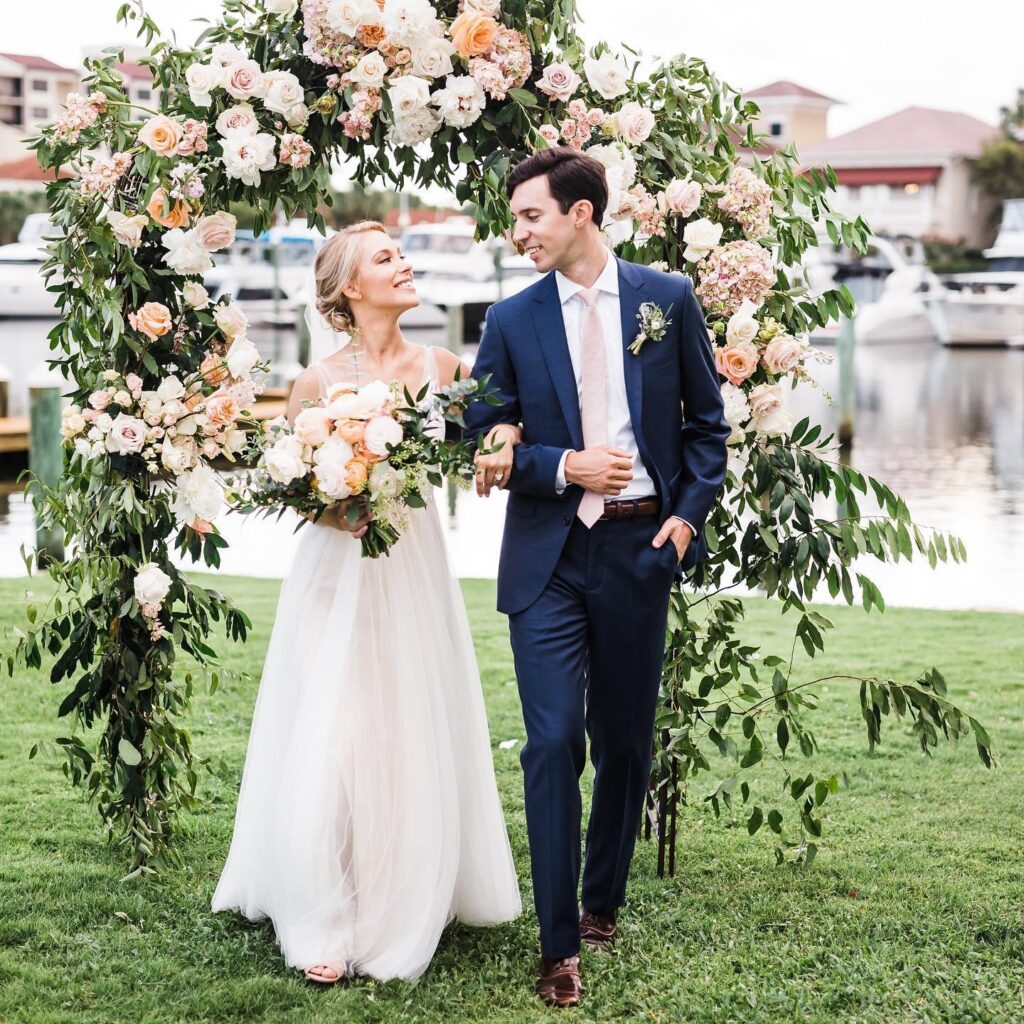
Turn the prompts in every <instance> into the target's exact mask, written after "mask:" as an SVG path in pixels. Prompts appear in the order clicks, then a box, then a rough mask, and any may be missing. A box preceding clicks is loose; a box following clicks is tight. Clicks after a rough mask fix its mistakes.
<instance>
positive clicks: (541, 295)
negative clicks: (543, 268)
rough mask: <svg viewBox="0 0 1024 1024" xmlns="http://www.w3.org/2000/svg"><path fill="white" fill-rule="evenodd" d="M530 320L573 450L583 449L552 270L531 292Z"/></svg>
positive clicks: (575, 390)
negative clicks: (533, 293) (532, 306)
mask: <svg viewBox="0 0 1024 1024" xmlns="http://www.w3.org/2000/svg"><path fill="white" fill-rule="evenodd" d="M534 301H535V302H536V303H537V305H536V306H534V308H533V322H534V327H535V329H536V331H537V340H538V342H539V343H540V350H541V354H542V355H543V356H544V362H545V363H547V367H548V373H550V374H551V381H552V383H553V384H554V385H555V393H556V394H557V395H558V403H559V405H561V407H562V414H563V415H564V416H565V422H566V424H567V425H568V427H569V436H570V437H571V438H572V443H573V447H574V448H575V449H576V450H577V451H582V450H583V422H582V420H581V419H580V399H579V392H578V391H577V389H576V374H575V372H574V371H573V368H572V359H570V357H569V343H568V342H567V341H566V338H565V321H564V320H563V319H562V304H561V302H559V300H558V285H557V284H556V283H555V275H554V272H553V271H552V272H551V273H550V274H548V276H547V278H546V279H545V281H544V282H542V284H541V287H540V288H538V289H537V294H536V296H534Z"/></svg>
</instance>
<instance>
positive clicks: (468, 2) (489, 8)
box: [462, 0, 501, 18]
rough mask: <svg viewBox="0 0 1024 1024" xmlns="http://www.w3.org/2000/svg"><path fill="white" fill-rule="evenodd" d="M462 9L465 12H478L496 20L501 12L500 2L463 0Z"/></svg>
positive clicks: (493, 0)
mask: <svg viewBox="0 0 1024 1024" xmlns="http://www.w3.org/2000/svg"><path fill="white" fill-rule="evenodd" d="M462 7H463V10H466V11H479V12H480V13H481V14H489V15H490V16H491V17H492V18H496V17H497V16H498V11H500V10H501V0H463V3H462Z"/></svg>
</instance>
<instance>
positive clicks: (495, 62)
mask: <svg viewBox="0 0 1024 1024" xmlns="http://www.w3.org/2000/svg"><path fill="white" fill-rule="evenodd" d="M530 66H531V63H530V48H529V46H527V44H526V40H525V39H524V38H523V36H522V33H520V32H517V31H516V30H515V29H512V28H506V27H505V26H504V25H499V26H498V32H497V35H496V36H495V37H494V46H493V47H492V48H491V50H490V52H489V53H485V54H482V55H481V56H479V57H474V58H473V59H472V60H471V61H470V62H469V73H470V75H472V76H473V78H474V79H476V81H477V82H479V83H480V87H481V88H482V89H483V90H484V92H486V93H487V94H488V95H489V96H491V97H492V98H494V99H496V100H503V99H504V98H505V96H506V95H507V94H508V91H509V89H518V88H520V87H521V86H522V85H524V84H525V83H526V80H527V78H529V77H530Z"/></svg>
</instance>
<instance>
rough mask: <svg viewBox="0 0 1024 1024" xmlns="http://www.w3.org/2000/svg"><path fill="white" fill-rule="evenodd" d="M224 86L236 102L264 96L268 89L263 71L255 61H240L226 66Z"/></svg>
mask: <svg viewBox="0 0 1024 1024" xmlns="http://www.w3.org/2000/svg"><path fill="white" fill-rule="evenodd" d="M222 74H223V76H224V77H223V82H222V84H223V86H224V88H225V89H226V90H227V91H228V92H229V93H230V94H231V95H232V96H234V97H235V99H236V100H247V99H251V98H252V97H253V96H262V95H263V94H264V92H265V91H266V88H267V83H266V80H265V79H264V77H263V69H262V68H261V67H260V66H259V64H257V63H256V61H254V60H239V61H235V62H234V63H232V64H226V65H225V66H224V70H223V72H222Z"/></svg>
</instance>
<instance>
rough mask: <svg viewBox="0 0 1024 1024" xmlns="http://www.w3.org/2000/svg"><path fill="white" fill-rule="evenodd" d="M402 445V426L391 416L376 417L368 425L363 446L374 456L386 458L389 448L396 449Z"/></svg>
mask: <svg viewBox="0 0 1024 1024" xmlns="http://www.w3.org/2000/svg"><path fill="white" fill-rule="evenodd" d="M401 443H402V425H401V424H400V423H399V422H398V420H396V419H393V418H392V417H391V416H374V417H373V419H372V420H370V422H369V423H367V424H366V433H365V435H364V436H363V444H365V445H366V450H367V451H369V452H372V453H373V454H374V455H381V456H386V455H387V454H388V446H389V445H390V446H391V447H394V446H395V445H397V444H401Z"/></svg>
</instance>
